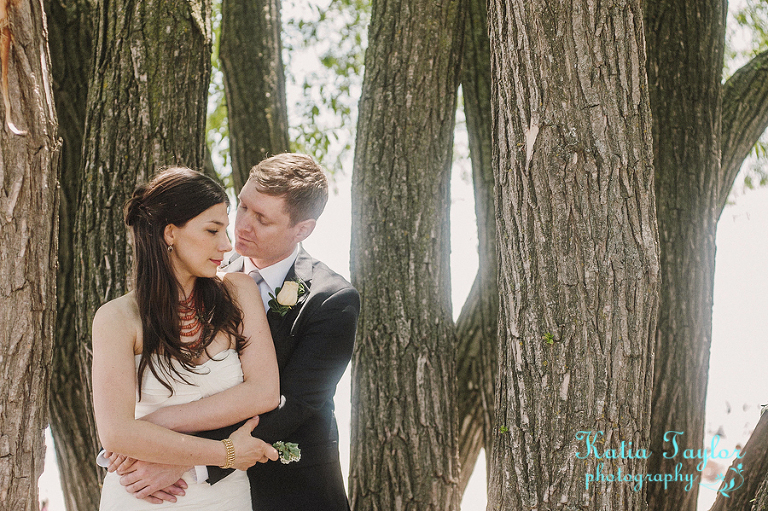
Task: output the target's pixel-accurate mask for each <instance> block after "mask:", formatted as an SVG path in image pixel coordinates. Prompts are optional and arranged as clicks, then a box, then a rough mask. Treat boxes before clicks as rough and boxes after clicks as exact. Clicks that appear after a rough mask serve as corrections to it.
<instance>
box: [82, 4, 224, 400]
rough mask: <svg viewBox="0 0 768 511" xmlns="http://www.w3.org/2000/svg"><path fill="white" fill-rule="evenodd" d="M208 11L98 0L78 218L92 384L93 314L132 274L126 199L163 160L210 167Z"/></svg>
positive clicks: (86, 363) (123, 289)
mask: <svg viewBox="0 0 768 511" xmlns="http://www.w3.org/2000/svg"><path fill="white" fill-rule="evenodd" d="M210 16H211V9H210V3H209V2H208V1H206V0H197V1H193V0H186V1H185V0H170V1H169V0H144V1H141V2H137V1H134V0H123V1H117V2H107V1H106V0H100V1H99V4H98V12H97V19H98V27H97V30H96V34H97V35H96V37H95V40H96V51H95V61H94V67H93V73H92V76H91V81H90V85H89V89H88V90H89V95H88V110H87V116H86V124H85V137H84V147H83V172H82V188H81V191H80V197H81V203H80V208H79V210H78V212H77V221H76V223H75V234H76V246H75V250H76V253H77V254H78V256H79V259H78V264H77V265H76V267H75V282H76V284H77V289H76V297H77V305H78V307H77V334H78V343H79V345H80V346H81V347H83V349H82V350H81V354H82V356H83V358H84V362H83V367H84V368H85V369H86V378H87V381H88V388H89V389H90V388H91V387H90V367H91V361H90V326H91V320H92V318H93V314H94V312H95V311H96V309H97V308H98V307H99V306H100V305H101V304H103V303H104V302H106V301H108V300H111V299H113V298H116V297H118V296H121V295H122V294H124V293H125V292H126V291H127V290H128V287H129V282H130V280H131V279H130V274H131V271H130V268H131V258H130V254H131V251H130V249H129V245H128V239H127V236H126V228H125V224H124V221H123V205H124V204H125V201H126V200H127V199H128V197H130V196H131V194H132V193H133V189H134V187H135V186H136V184H137V183H139V182H146V181H147V180H148V179H149V178H150V176H152V174H154V172H155V170H157V169H158V168H159V167H161V166H164V165H173V164H178V165H185V166H188V167H191V168H193V169H199V170H201V169H202V168H203V155H204V143H205V142H204V141H205V114H206V98H207V91H208V83H209V80H210V71H211V27H210ZM169 48H173V51H170V50H168V49H169Z"/></svg>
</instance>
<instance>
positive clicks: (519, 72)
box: [488, 0, 659, 510]
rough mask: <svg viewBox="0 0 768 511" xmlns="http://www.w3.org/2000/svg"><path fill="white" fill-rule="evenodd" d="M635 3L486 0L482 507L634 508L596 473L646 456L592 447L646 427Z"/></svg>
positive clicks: (638, 501)
mask: <svg viewBox="0 0 768 511" xmlns="http://www.w3.org/2000/svg"><path fill="white" fill-rule="evenodd" d="M640 4H641V2H640V1H639V0H636V1H630V2H620V3H619V4H610V5H609V4H583V3H581V2H565V3H561V4H557V5H552V4H551V3H547V2H545V1H544V0H537V1H533V2H522V1H511V0H493V1H492V2H490V4H489V25H490V27H491V31H490V32H491V33H490V39H491V68H492V70H493V73H492V76H493V81H492V83H493V87H494V89H493V94H492V98H493V101H494V103H493V112H494V135H495V138H494V148H495V149H494V165H493V166H494V172H495V176H496V185H497V196H496V199H497V232H498V234H497V241H498V246H499V253H500V262H499V275H500V277H499V287H500V297H501V307H500V321H499V324H500V327H499V337H500V339H499V343H500V348H499V371H500V375H499V388H498V393H497V401H496V407H497V409H496V423H495V427H494V434H495V439H494V446H493V452H492V455H491V457H492V461H491V463H492V471H491V480H490V484H489V503H488V509H555V508H558V509H560V508H564V505H565V504H566V503H567V507H568V509H591V510H592V509H594V510H626V509H633V510H640V509H644V508H645V502H644V496H643V493H642V491H633V489H632V486H633V485H631V484H628V483H619V482H608V481H600V480H599V476H600V475H603V476H604V475H607V474H614V475H615V474H617V473H618V471H619V470H621V471H622V474H625V475H626V474H642V473H645V469H646V463H645V460H644V459H642V458H639V457H637V456H635V457H625V458H621V457H620V458H613V459H605V457H604V454H605V453H604V451H605V450H606V449H616V451H617V452H618V450H619V449H620V447H621V445H622V442H625V443H628V442H632V443H633V446H634V449H637V448H639V447H644V446H646V445H647V436H646V435H647V431H648V426H649V418H648V413H649V411H650V395H651V394H650V392H651V374H652V372H651V371H652V359H651V353H652V342H653V339H652V336H653V332H654V331H655V327H656V315H657V308H658V292H659V261H658V233H657V229H656V215H655V209H654V189H653V179H654V176H653V147H652V139H651V115H650V109H649V103H648V86H647V83H646V75H645V68H644V65H645V44H644V38H643V31H642V26H643V15H642V10H641V7H640ZM592 9H594V10H592ZM584 431H586V432H591V433H590V437H591V438H592V439H595V437H596V438H597V442H596V443H597V446H596V449H595V450H597V451H598V452H599V455H600V456H601V457H602V459H598V456H597V453H595V452H593V450H592V449H590V447H588V445H587V442H586V441H585V440H586V439H585V438H582V437H581V434H580V433H579V432H584ZM600 432H602V434H601V433H600ZM593 447H595V446H593ZM581 458H583V459H581ZM598 470H599V472H600V473H599V474H597V471H598ZM589 475H591V476H593V477H595V479H597V480H595V481H593V482H592V484H589V485H588V486H587V482H588V481H587V476H589Z"/></svg>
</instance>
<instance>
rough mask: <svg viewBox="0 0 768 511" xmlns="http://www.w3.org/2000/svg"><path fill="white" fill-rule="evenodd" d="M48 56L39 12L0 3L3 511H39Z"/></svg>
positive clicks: (48, 341)
mask: <svg viewBox="0 0 768 511" xmlns="http://www.w3.org/2000/svg"><path fill="white" fill-rule="evenodd" d="M47 52H48V41H47V34H46V31H45V14H44V13H43V5H42V2H41V1H16V0H14V1H11V2H9V1H7V0H0V56H2V66H1V67H2V72H3V75H6V73H7V80H8V81H7V87H8V88H7V90H6V89H5V84H3V91H2V92H3V99H4V103H5V106H4V107H3V109H2V110H0V113H1V114H2V116H1V117H0V121H2V127H0V183H2V194H0V212H1V213H0V275H2V276H3V278H2V279H0V331H1V332H2V334H1V335H2V338H0V361H2V364H0V367H2V381H3V384H2V386H0V410H2V412H1V413H2V420H1V421H0V508H2V509H13V510H18V511H37V509H38V502H37V478H38V477H40V474H41V473H42V472H43V462H44V461H45V438H44V436H43V430H44V429H45V427H46V425H47V424H48V382H49V377H50V372H51V357H52V345H53V334H54V327H55V324H56V280H55V279H54V276H55V274H56V251H57V244H56V233H57V229H58V226H57V221H58V194H57V187H56V177H57V173H58V165H59V150H60V145H59V142H58V140H57V138H56V117H55V115H54V109H53V92H52V90H51V87H50V83H51V75H50V69H49V67H48V65H49V64H48V63H49V62H50V56H49V55H48V53H47ZM4 81H5V80H3V82H4ZM6 94H7V95H6ZM9 107H10V108H9ZM8 123H13V124H14V125H15V129H16V130H17V131H22V130H23V131H26V135H22V136H20V135H16V134H14V133H13V132H12V130H11V128H10V126H9V125H8Z"/></svg>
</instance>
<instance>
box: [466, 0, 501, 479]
mask: <svg viewBox="0 0 768 511" xmlns="http://www.w3.org/2000/svg"><path fill="white" fill-rule="evenodd" d="M486 17H487V12H486V7H485V0H469V9H468V10H467V16H466V19H465V21H464V23H465V25H464V55H463V58H462V63H461V89H462V92H463V95H464V114H465V116H466V118H467V132H468V135H469V155H470V157H471V159H472V178H473V183H474V188H475V215H476V217H477V233H478V241H479V247H478V248H479V254H478V255H479V262H480V265H479V269H478V272H477V276H476V277H475V282H474V284H473V285H472V290H471V291H470V293H469V297H467V301H466V302H465V304H464V307H463V308H462V310H461V315H460V316H459V320H458V322H457V324H456V336H457V339H458V348H457V354H456V361H457V374H456V376H457V380H458V406H459V462H460V466H461V476H460V479H459V489H460V492H461V494H463V493H464V490H465V489H466V487H467V483H469V479H470V477H471V476H472V472H473V470H474V468H475V464H476V462H477V457H478V455H479V454H480V450H481V449H482V448H485V451H486V453H490V452H491V445H492V441H493V440H492V439H493V435H492V432H491V430H492V428H493V401H494V387H495V384H496V372H497V369H498V364H497V361H496V360H497V356H496V349H497V337H496V330H497V328H498V309H499V295H498V285H497V283H496V273H497V265H496V260H497V254H496V215H495V210H494V204H493V197H494V193H493V166H492V159H491V157H492V156H491V131H492V124H491V55H490V52H491V48H490V42H489V41H488V24H487V22H486ZM489 460H490V457H489V456H486V467H488V461H489ZM487 473H488V474H490V470H488V471H487Z"/></svg>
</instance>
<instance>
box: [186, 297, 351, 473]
mask: <svg viewBox="0 0 768 511" xmlns="http://www.w3.org/2000/svg"><path fill="white" fill-rule="evenodd" d="M318 298H319V297H318ZM307 305H309V304H307ZM307 305H305V307H306V306H307ZM306 312H308V313H309V315H308V316H307V318H306V324H305V325H304V326H303V327H302V329H301V332H299V333H298V334H297V335H299V336H300V338H299V339H297V342H296V348H295V350H294V352H293V353H292V354H291V357H290V359H289V361H288V363H287V364H286V366H285V367H284V368H283V369H282V371H281V372H280V390H281V393H282V395H283V396H284V397H285V401H284V402H283V403H281V406H280V408H278V409H277V410H273V411H271V412H269V413H266V414H263V415H261V416H260V420H259V425H258V426H257V427H256V429H254V430H253V435H254V436H256V437H258V438H261V439H262V440H264V441H265V442H267V443H274V442H276V441H278V440H285V439H287V438H289V437H290V435H291V434H292V433H293V432H294V431H296V429H298V428H299V427H300V426H301V425H302V424H304V423H305V422H306V421H307V420H308V419H310V418H312V417H313V416H315V415H316V414H317V413H318V412H319V411H320V410H321V409H322V407H323V405H324V404H325V403H326V402H327V401H328V400H331V399H333V396H334V394H335V393H336V385H337V384H338V382H339V380H340V379H341V376H342V375H343V374H344V370H345V369H346V367H347V364H349V360H350V359H351V358H352V349H353V347H354V343H355V330H356V328H357V317H358V314H359V312H360V296H359V295H358V293H357V291H356V290H355V289H354V288H353V287H345V288H343V289H341V290H339V291H337V292H335V293H333V294H332V295H330V296H329V297H327V298H325V299H324V300H322V301H321V303H320V304H319V305H318V306H317V310H316V311H306ZM227 430H229V428H225V429H223V430H216V431H209V432H206V433H203V434H201V435H202V436H204V437H206V438H214V439H220V438H226V436H220V435H224V434H226V431H227ZM299 448H301V446H299ZM228 473H229V472H228V471H224V470H222V469H220V468H219V467H208V476H209V477H208V481H209V482H211V483H215V482H217V481H218V480H220V479H222V478H223V477H224V476H226V475H227V474H228Z"/></svg>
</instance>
